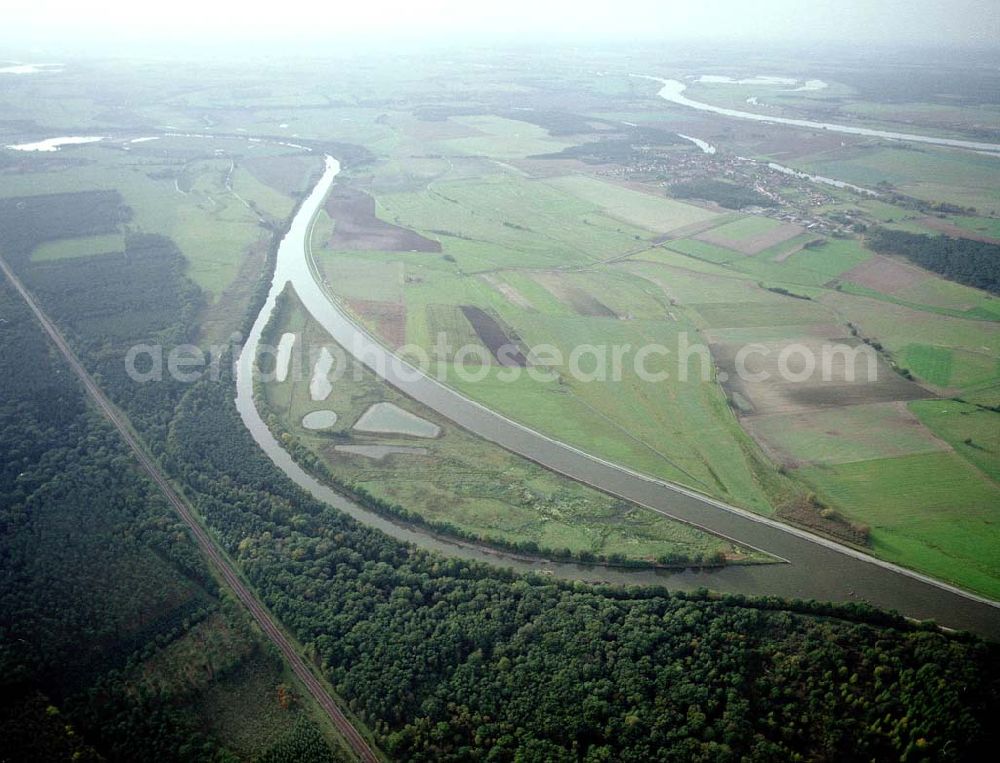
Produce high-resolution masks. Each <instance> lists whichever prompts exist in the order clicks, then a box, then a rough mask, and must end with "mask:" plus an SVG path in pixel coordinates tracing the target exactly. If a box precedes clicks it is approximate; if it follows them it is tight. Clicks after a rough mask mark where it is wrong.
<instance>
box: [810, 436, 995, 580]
mask: <svg viewBox="0 0 1000 763" xmlns="http://www.w3.org/2000/svg"><path fill="white" fill-rule="evenodd" d="M796 473H797V474H798V475H799V476H800V477H801V478H802V479H803V480H805V481H806V482H807V483H809V484H811V485H812V486H814V487H815V488H816V490H817V492H818V493H819V494H820V495H821V497H823V498H825V499H827V500H829V501H830V502H831V503H832V504H833V505H835V506H837V508H838V509H840V510H841V511H843V512H844V513H845V514H847V515H848V516H849V517H850V518H851V519H853V520H855V521H859V522H864V523H866V524H868V525H870V526H871V538H872V548H873V550H874V551H875V553H877V554H878V555H879V556H881V557H883V558H885V559H889V560H891V561H894V562H899V563H900V564H905V565H906V566H908V567H913V568H914V569H917V570H920V571H921V572H925V573H927V574H930V575H933V576H935V577H938V578H941V579H943V580H948V581H951V582H954V583H956V584H958V585H962V586H965V587H967V588H971V589H973V590H976V591H979V592H981V593H984V594H986V595H987V596H991V597H993V598H1000V557H998V556H997V553H996V549H997V544H998V543H1000V530H998V524H997V507H998V506H1000V487H998V486H997V483H995V482H993V481H991V480H990V479H988V478H987V477H985V476H984V475H983V474H982V472H980V471H979V470H978V469H977V468H976V467H974V466H972V465H970V464H969V463H967V462H966V461H965V460H964V459H962V457H961V456H959V455H957V454H955V453H953V452H941V453H930V454H923V455H913V456H904V457H901V458H883V459H876V460H870V461H858V462H854V463H848V464H839V465H833V466H823V467H809V468H803V469H799V470H797V472H796Z"/></svg>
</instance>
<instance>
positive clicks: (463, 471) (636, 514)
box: [258, 297, 763, 561]
mask: <svg viewBox="0 0 1000 763" xmlns="http://www.w3.org/2000/svg"><path fill="white" fill-rule="evenodd" d="M268 331H269V334H270V335H271V336H278V335H279V334H281V333H285V332H293V333H295V334H296V335H297V336H298V337H299V343H300V346H306V347H310V348H317V347H319V346H321V345H329V346H331V347H335V345H332V343H331V340H330V339H329V337H328V336H327V335H326V333H325V332H324V331H323V330H322V329H320V328H319V327H318V325H317V324H315V323H314V322H312V320H311V319H310V318H308V317H307V314H306V313H305V312H304V311H303V310H302V308H301V306H300V305H299V303H298V300H297V299H295V298H294V297H290V298H288V299H286V300H285V301H283V303H282V308H281V310H280V312H279V314H278V317H277V319H276V322H275V323H274V324H273V325H272V326H271V327H269V330H268ZM346 369H347V370H346V373H344V374H343V375H342V376H341V377H340V378H338V379H337V381H336V382H335V383H334V385H333V391H332V393H331V395H330V397H329V398H327V399H326V400H325V401H321V402H314V401H313V400H312V399H311V397H310V393H309V379H310V376H311V374H310V373H309V369H308V367H307V373H305V374H304V375H303V376H302V378H298V379H297V378H294V377H295V375H294V374H290V375H289V378H287V379H286V380H285V381H284V382H281V383H277V382H269V383H264V384H259V385H258V394H259V395H263V397H264V400H265V401H266V406H267V409H268V410H270V411H272V412H273V413H274V414H275V415H276V416H278V422H277V423H276V426H278V427H279V429H280V430H282V431H286V432H288V433H290V436H291V437H293V438H294V439H295V441H297V442H301V443H303V444H304V445H305V446H306V447H308V448H309V450H310V451H311V452H312V453H314V454H315V455H316V457H318V458H319V459H320V460H321V463H323V464H324V465H325V468H326V469H328V470H329V473H330V474H332V475H333V476H334V477H335V478H336V479H337V480H338V481H339V482H340V483H341V484H343V485H350V486H353V487H355V488H361V489H362V490H364V491H365V492H367V493H368V494H370V495H372V496H375V497H376V498H378V499H380V500H383V501H387V502H389V503H392V504H395V505H398V506H402V507H403V508H405V509H406V510H408V511H410V512H413V513H415V514H417V515H419V516H420V517H422V518H423V519H424V520H425V521H426V522H428V523H430V524H431V525H434V526H441V527H444V526H446V525H447V526H451V527H454V528H457V529H458V530H459V532H460V533H461V534H462V535H465V536H472V537H476V538H481V539H482V540H484V541H485V542H491V541H492V542H498V543H502V544H506V545H512V546H515V547H518V548H524V549H526V550H527V549H531V548H541V549H548V550H550V551H552V550H555V551H559V552H562V551H563V550H564V549H568V550H569V552H572V553H573V554H576V555H579V554H581V553H584V554H593V555H594V556H597V557H610V556H612V555H619V556H621V557H622V558H627V559H640V560H656V559H658V558H661V557H671V558H686V559H702V558H706V559H707V558H710V557H711V558H715V556H716V555H718V554H722V555H724V556H726V557H728V558H732V559H748V560H754V561H761V560H763V559H762V557H761V556H760V555H758V554H756V552H744V551H743V550H740V549H736V548H734V547H733V545H732V544H730V543H728V542H725V541H722V540H720V539H718V538H716V537H715V536H712V535H709V534H706V533H703V532H701V531H698V530H695V529H694V528H691V527H689V526H687V525H684V524H681V523H677V522H674V521H672V520H668V519H666V518H665V517H662V516H660V515H658V514H656V513H654V512H651V511H649V510H647V509H643V508H640V507H637V506H634V505H631V504H628V503H625V502H622V501H619V500H617V499H614V498H611V497H609V496H606V495H604V494H603V493H600V492H597V491H595V490H593V489H591V488H587V487H584V486H583V485H580V484H578V483H575V482H572V481H570V480H567V479H565V478H562V477H559V476H558V475H555V474H553V473H551V472H548V471H545V470H543V469H541V468H540V467H537V466H535V465H534V464H532V463H530V462H528V461H525V460H523V459H521V458H519V457H517V456H515V455H513V454H511V453H508V452H507V451H505V450H503V449H502V448H499V447H497V446H495V445H492V444H490V443H487V442H485V441H484V440H481V439H479V438H477V437H475V436H473V435H471V434H469V433H467V432H465V431H464V430H462V429H459V428H457V427H455V426H454V425H452V424H451V423H450V422H448V421H447V420H446V419H443V418H442V417H440V416H437V415H436V414H434V413H433V412H431V411H429V410H427V409H425V408H423V407H422V406H419V405H418V404H416V403H414V402H413V401H411V400H409V399H407V398H405V397H403V396H402V395H401V394H399V393H398V392H396V391H395V390H393V389H392V388H391V387H389V386H387V385H386V384H384V383H382V382H379V381H378V380H377V379H376V378H375V377H374V376H373V375H372V374H371V373H370V372H369V371H368V370H367V369H365V370H364V371H363V372H362V369H361V368H360V367H359V366H358V365H357V364H356V362H355V361H348V365H347V367H346ZM356 374H357V375H356ZM382 401H387V402H392V403H394V404H395V405H397V406H399V407H402V408H404V409H405V410H409V411H412V412H414V413H415V414H417V415H418V416H420V417H422V418H425V419H427V420H430V421H432V422H434V423H435V424H437V425H438V426H439V427H440V429H441V434H440V436H439V437H436V438H431V439H425V438H415V437H409V436H405V435H392V434H382V435H372V434H364V433H361V432H358V431H356V430H353V429H352V427H353V425H354V423H355V422H356V421H357V419H358V418H359V417H360V416H361V414H362V413H363V412H364V411H365V410H367V409H368V407H369V406H370V405H372V404H373V403H375V402H382ZM315 410H334V411H335V412H336V413H337V414H338V421H337V422H336V424H335V425H334V426H333V427H332V428H331V429H328V430H324V431H323V432H315V431H312V430H308V429H305V428H304V427H302V426H301V423H300V422H301V420H302V417H303V416H304V415H305V414H306V413H309V412H311V411H315ZM344 445H347V446H357V445H361V446H371V445H383V446H384V445H389V446H394V447H404V448H419V449H420V451H412V452H408V453H402V454H395V455H390V456H387V457H385V458H384V459H381V460H376V459H374V458H370V457H368V456H365V455H357V454H352V453H348V452H344V451H341V450H337V446H344ZM498 475H502V476H501V478H499V479H498ZM528 544H532V545H528Z"/></svg>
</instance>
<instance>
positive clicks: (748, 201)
mask: <svg viewBox="0 0 1000 763" xmlns="http://www.w3.org/2000/svg"><path fill="white" fill-rule="evenodd" d="M669 192H670V195H671V196H673V197H674V198H675V199H703V200H704V201H714V202H715V203H716V204H718V205H719V206H720V207H725V208H726V209H743V208H744V207H774V206H777V202H775V201H774V200H773V199H771V198H769V197H768V196H765V195H764V194H762V193H760V192H759V191H755V190H754V189H753V188H747V187H746V186H741V185H736V184H734V183H727V182H725V181H723V180H710V179H707V178H705V179H699V180H689V181H687V182H684V183H674V184H673V185H671V186H670V188H669Z"/></svg>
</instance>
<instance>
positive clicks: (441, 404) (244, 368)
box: [236, 156, 1000, 639]
mask: <svg viewBox="0 0 1000 763" xmlns="http://www.w3.org/2000/svg"><path fill="white" fill-rule="evenodd" d="M339 171H340V164H339V163H338V162H337V161H336V160H335V159H333V158H332V157H329V156H327V157H326V167H325V170H324V173H323V176H322V178H321V179H320V180H319V182H318V183H317V184H316V186H315V187H314V188H313V190H312V191H311V192H310V194H309V196H308V197H307V198H306V200H305V201H304V202H303V204H302V205H301V207H300V208H299V211H298V212H297V214H296V216H295V218H294V220H293V221H292V225H291V227H290V228H289V230H288V233H287V234H286V235H285V237H284V239H283V240H282V241H281V244H280V246H279V248H278V254H277V261H276V266H275V273H274V278H273V280H272V283H271V289H270V292H269V294H268V296H267V300H266V302H265V304H264V307H263V308H262V309H261V312H260V314H259V315H258V316H257V319H256V321H255V322H254V325H253V328H252V330H251V332H250V336H249V337H248V338H247V341H246V343H245V345H244V347H243V350H242V352H241V354H240V357H239V358H238V360H237V397H236V405H237V408H238V409H239V412H240V415H241V416H242V417H243V421H244V423H245V424H246V426H247V428H248V429H249V430H250V432H251V433H252V435H253V437H254V439H255V440H256V441H257V443H258V444H259V445H260V446H261V447H262V448H263V449H264V451H265V452H266V453H267V455H268V456H269V457H270V458H271V460H272V461H273V462H274V463H275V464H276V465H277V466H278V467H279V468H281V469H282V471H284V472H285V473H286V474H287V475H288V476H289V477H290V478H291V479H292V480H294V481H295V482H296V483H297V484H299V485H300V486H301V487H303V488H304V489H305V490H307V491H308V492H309V493H311V494H312V495H313V496H315V497H316V498H318V499H319V500H321V501H324V502H326V503H328V504H330V505H331V506H333V507H334V508H337V509H339V510H341V511H344V512H345V513H347V514H349V515H351V516H352V517H354V518H356V519H358V520H360V521H362V522H364V523H365V524H368V525H371V526H374V527H376V528H378V529H380V530H382V531H384V532H386V533H388V534H389V535H391V536H393V537H395V538H397V539H399V540H402V541H407V542H411V543H414V544H416V545H418V546H421V547H423V548H428V549H432V550H435V551H440V552H443V553H445V554H449V555H452V556H458V557H462V558H474V559H478V560H482V561H488V562H491V563H494V564H500V565H501V566H504V567H513V568H515V569H520V570H535V571H551V572H553V573H554V574H556V575H559V576H561V577H568V578H576V579H589V580H601V581H608V582H612V583H628V582H631V583H645V584H650V583H654V584H661V585H664V586H667V587H669V588H674V589H681V590H692V589H694V588H698V587H701V586H704V587H707V588H710V589H713V590H718V591H725V592H731V593H742V594H747V595H775V596H782V597H788V598H800V599H819V600H830V601H841V602H848V601H868V602H870V603H872V604H874V605H876V606H879V607H882V608H885V609H895V610H898V611H900V612H901V613H903V614H904V615H907V616H909V617H914V618H920V619H934V620H936V621H937V622H939V623H941V624H943V625H947V626H949V627H953V628H960V629H966V630H971V631H973V632H976V633H979V634H982V635H984V636H988V637H991V638H995V639H1000V604H998V603H997V602H993V601H990V600H988V599H986V598H983V597H979V596H976V595H974V594H971V593H966V592H964V591H961V590H960V589H958V588H955V587H953V586H950V585H948V584H946V583H942V582H939V581H935V580H933V579H931V578H929V577H926V576H923V575H920V574H919V573H915V572H912V571H909V570H905V569H902V568H900V567H896V566H895V565H892V564H890V563H887V562H882V561H880V560H877V559H874V558H872V557H870V556H868V555H866V554H863V553H861V552H859V551H856V550H854V549H851V548H848V547H846V546H841V545H840V544H838V543H836V542H834V541H830V540H827V539H825V538H820V537H818V536H814V535H811V534H810V533H807V532H804V531H802V530H798V529H797V528H794V527H790V526H787V525H783V524H781V523H779V522H776V521H774V520H771V519H769V518H767V517H762V516H759V515H756V514H752V513H750V512H748V511H746V510H744V509H740V508H737V507H733V506H728V505H726V504H724V503H721V502H719V501H715V500H714V499H711V498H708V497H705V496H702V495H699V494H697V493H694V492H692V491H688V490H686V489H684V488H681V487H678V486H675V485H671V484H669V483H666V482H663V481H660V480H657V479H653V478H651V477H647V476H645V475H642V474H639V473H637V472H633V471H631V470H629V469H627V468H624V467H621V466H618V465H615V464H612V463H609V462H607V461H604V460H602V459H599V458H596V457H594V456H591V455H588V454H586V453H584V452H583V451H580V450H578V449H576V448H574V447H572V446H569V445H566V444H564V443H560V442H557V441H555V440H552V439H551V438H549V437H546V436H545V435H543V434H541V433H539V432H536V431H534V430H532V429H529V428H527V427H525V426H523V425H521V424H518V423H517V422H515V421H512V420H510V419H508V418H506V417H504V416H503V415H501V414H499V413H496V412H495V411H492V410H490V409H488V408H486V407H485V406H483V405H481V404H479V403H477V402H475V401H473V400H470V399H468V398H466V397H464V396H463V395H461V394H460V393H459V392H457V391H456V390H454V389H452V388H450V387H446V386H444V385H443V384H441V383H439V382H437V381H435V380H434V379H431V378H430V377H428V376H425V375H423V374H421V373H420V372H419V371H417V370H416V369H414V368H413V367H412V366H410V365H408V364H406V363H405V362H404V361H401V360H399V359H398V358H397V357H396V356H395V355H393V354H392V353H391V351H390V350H388V349H387V348H386V347H384V346H383V345H382V344H380V343H379V342H378V340H376V339H375V338H374V337H373V336H371V335H370V334H369V333H368V331H367V330H366V329H364V328H363V327H361V326H359V325H357V324H355V323H354V322H353V320H352V319H351V318H349V317H348V316H347V315H346V314H345V313H344V312H342V311H341V310H340V309H339V307H338V306H337V305H336V303H335V302H334V301H333V300H332V299H331V298H330V297H329V296H328V295H327V294H326V293H325V291H324V290H323V287H322V286H321V285H320V284H319V283H318V282H317V280H316V278H315V277H314V275H313V271H312V269H311V256H310V253H309V249H308V244H309V237H310V232H311V230H312V224H313V221H314V219H315V216H316V214H317V212H318V211H319V209H320V207H321V205H322V203H323V201H324V200H325V198H326V195H327V193H328V191H329V190H330V188H331V186H332V185H333V182H334V179H335V178H336V175H337V173H338V172H339ZM288 283H291V284H292V286H293V287H294V289H295V291H296V293H297V294H298V296H299V298H300V299H301V301H302V303H303V304H304V305H305V307H306V309H307V310H308V311H309V312H310V314H311V315H312V317H313V318H314V319H315V320H316V321H317V322H319V323H320V324H321V325H322V326H323V328H324V329H325V330H326V331H327V332H328V333H329V334H330V335H331V336H332V337H333V338H334V339H335V340H336V341H337V342H339V343H340V344H341V345H342V346H343V347H344V348H345V350H347V351H348V352H350V353H351V354H353V355H354V356H355V357H356V358H357V359H358V360H359V361H361V362H362V363H364V364H365V365H367V366H368V367H369V368H371V369H372V370H374V371H375V372H376V373H378V374H380V375H381V376H382V377H383V378H384V379H385V380H386V381H388V382H389V383H390V384H392V385H393V386H395V387H397V388H399V389H400V390H402V391H403V392H405V393H406V394H407V395H409V396H410V397H412V398H414V399H415V400H417V401H418V402H420V403H423V404H424V405H427V406H428V407H430V408H433V409H434V410H435V411H437V412H439V413H441V414H442V415H444V416H446V417H447V418H449V419H450V420H452V421H454V422H455V423H457V424H459V425H460V426H463V427H465V428H466V429H468V430H470V431H472V432H474V433H476V434H478V435H480V436H481V437H484V438H486V439H488V440H491V441H492V442H495V443H497V444H498V445H501V446H503V447H505V448H507V449H508V450H511V451H513V452H515V453H517V454H519V455H522V456H524V457H526V458H528V459H530V460H532V461H535V462H537V463H539V464H541V465H542V466H544V467H547V468H549V469H551V470H553V471H556V472H560V473H562V474H565V475H567V476H569V477H572V478H574V479H576V480H579V481H581V482H584V483H586V484H589V485H592V486H594V487H596V488H599V489H601V490H604V491H606V492H608V493H611V494H613V495H617V496H619V497H622V498H625V499H627V500H630V501H633V502H635V503H638V504H641V505H643V506H646V507H647V508H649V509H652V510H653V511H657V512H659V513H661V514H664V515H666V516H669V517H672V518H675V519H679V520H681V521H684V522H687V523H689V524H692V525H695V526H697V527H701V528H704V529H706V530H708V531H709V532H713V533H715V534H718V535H722V536H724V537H727V538H730V539H732V540H734V541H735V542H738V543H741V544H744V545H749V546H754V547H756V548H759V549H762V550H764V551H766V552H768V553H770V554H773V555H775V556H777V557H780V558H782V559H784V560H785V561H786V562H787V563H785V564H765V565H733V566H728V567H722V568H718V569H702V570H684V571H668V570H657V571H653V570H622V569H609V568H604V567H591V566H586V565H577V564H569V563H562V562H543V561H537V562H531V561H524V560H521V559H517V558H514V557H511V556H509V555H506V554H500V553H497V554H493V553H489V552H487V551H485V550H483V549H481V548H478V547H476V546H474V545H472V544H466V543H461V542H457V541H456V542H453V541H449V540H447V539H443V538H439V537H437V536H435V535H434V534H433V533H429V532H426V531H421V530H417V529H414V528H412V527H410V526H406V525H404V524H399V523H396V522H393V521H390V520H388V519H386V518H384V517H382V516H379V515H377V514H375V513H373V512H371V511H368V510H366V509H364V508H362V507H361V506H359V505H358V504H356V503H354V502H352V501H350V500H348V499H347V498H345V497H344V496H343V495H341V494H339V493H337V492H336V491H334V490H333V489H331V488H330V487H328V486H326V485H323V484H322V483H320V482H319V481H318V480H316V479H315V478H314V477H312V476H311V475H309V474H307V473H306V472H305V471H304V470H303V469H302V468H301V467H300V466H299V465H298V464H296V463H295V462H294V461H293V460H292V458H291V456H289V454H288V453H287V452H286V451H285V450H284V449H283V448H282V447H281V445H280V444H279V443H278V441H277V440H276V439H275V438H274V436H273V435H272V434H271V433H270V431H269V430H268V428H267V426H266V425H265V423H264V421H263V420H262V419H261V417H260V414H259V412H258V411H257V408H256V406H255V405H254V402H253V365H254V358H255V357H256V354H257V349H258V345H259V343H260V338H261V334H262V332H263V330H264V327H265V325H266V324H267V322H268V320H269V319H270V317H271V314H272V313H273V311H274V307H275V303H276V300H277V297H278V295H279V294H280V293H281V292H282V291H283V290H284V288H285V286H286V284H288Z"/></svg>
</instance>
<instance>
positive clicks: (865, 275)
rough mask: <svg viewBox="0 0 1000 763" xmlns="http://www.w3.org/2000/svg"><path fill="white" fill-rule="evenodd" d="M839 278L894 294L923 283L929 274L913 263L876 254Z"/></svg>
mask: <svg viewBox="0 0 1000 763" xmlns="http://www.w3.org/2000/svg"><path fill="white" fill-rule="evenodd" d="M840 278H841V280H844V281H850V282H851V283H856V284H858V285H859V286H867V287H868V288H869V289H875V290H876V291H880V292H883V293H884V294H895V293H896V292H897V291H902V290H903V289H909V288H912V287H914V286H917V285H919V284H921V283H923V282H924V281H926V280H927V279H928V278H930V275H929V274H927V273H925V272H924V271H923V270H921V269H920V268H917V267H914V266H913V265H907V264H906V263H903V262H900V261H898V260H894V259H891V258H889V257H885V256H884V255H881V254H877V255H875V256H874V257H872V258H871V259H870V260H867V261H866V262H862V263H861V264H860V265H855V266H854V267H853V268H851V269H850V270H848V271H847V272H846V273H844V274H842V275H841V276H840Z"/></svg>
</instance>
